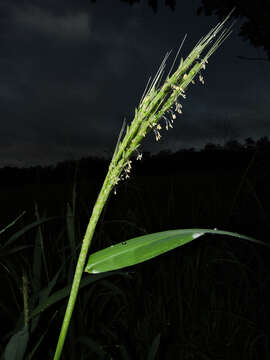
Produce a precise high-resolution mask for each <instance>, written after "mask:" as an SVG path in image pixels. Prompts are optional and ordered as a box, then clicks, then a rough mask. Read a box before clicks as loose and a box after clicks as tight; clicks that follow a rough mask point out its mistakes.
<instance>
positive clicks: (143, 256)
mask: <svg viewBox="0 0 270 360" xmlns="http://www.w3.org/2000/svg"><path fill="white" fill-rule="evenodd" d="M204 234H219V235H229V236H233V237H237V238H240V239H244V240H248V241H251V242H255V243H259V244H261V245H266V246H270V245H268V244H266V243H263V242H261V241H259V240H256V239H253V238H251V237H248V236H244V235H240V234H237V233H233V232H229V231H222V230H210V229H182V230H168V231H162V232H158V233H154V234H149V235H143V236H139V237H136V238H133V239H130V240H128V241H125V242H121V243H118V244H116V245H112V246H110V247H108V248H105V249H103V250H100V251H97V252H95V253H94V254H92V255H90V257H89V259H88V264H87V266H86V268H85V271H86V272H88V273H100V272H105V271H111V270H116V269H122V268H124V267H127V266H131V265H135V264H138V263H141V262H143V261H146V260H149V259H152V258H154V257H156V256H158V255H161V254H163V253H165V252H167V251H169V250H172V249H175V248H177V247H178V246H182V245H184V244H186V243H188V242H190V241H192V240H194V239H197V238H198V237H200V236H202V235H204Z"/></svg>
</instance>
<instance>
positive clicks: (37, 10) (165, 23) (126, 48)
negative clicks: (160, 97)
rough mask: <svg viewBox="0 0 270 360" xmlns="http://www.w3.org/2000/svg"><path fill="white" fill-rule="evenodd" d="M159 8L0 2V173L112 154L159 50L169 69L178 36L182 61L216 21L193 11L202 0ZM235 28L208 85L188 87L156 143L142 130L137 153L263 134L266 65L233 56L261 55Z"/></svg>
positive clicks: (101, 0) (214, 60)
mask: <svg viewBox="0 0 270 360" xmlns="http://www.w3.org/2000/svg"><path fill="white" fill-rule="evenodd" d="M80 3H82V4H85V3H87V4H88V5H87V6H86V5H80ZM163 3H164V2H163V1H162V3H161V2H160V5H159V8H158V12H157V13H156V14H155V13H154V12H153V10H152V9H151V8H150V7H149V6H148V5H147V4H146V1H143V0H141V2H140V3H139V4H135V5H133V6H130V5H128V4H126V3H123V2H120V1H117V0H110V1H109V0H106V1H105V0H98V1H97V2H96V3H95V4H92V3H90V2H87V1H86V2H81V1H76V0H73V1H71V0H69V1H68V2H65V1H60V0H59V1H57V4H55V1H41V0H40V1H11V0H6V1H3V0H2V1H1V5H0V64H1V66H0V79H1V81H0V118H1V131H0V167H2V166H5V165H11V166H18V167H22V166H31V165H38V164H40V165H48V164H55V163H57V162H58V161H63V160H65V159H79V158H81V157H86V156H91V155H98V156H105V157H108V158H109V157H110V156H111V155H112V152H113V149H114V146H115V143H116V140H117V137H118V134H119V131H120V128H121V125H122V122H123V119H124V118H126V119H127V121H128V122H130V121H131V120H132V118H133V114H134V108H135V106H137V105H138V102H139V100H140V98H141V96H142V93H143V90H144V88H145V85H146V83H147V80H148V78H149V76H151V75H154V74H155V72H156V70H157V69H158V67H159V65H160V63H161V61H162V60H163V57H164V55H165V53H166V52H167V51H168V50H171V49H172V50H173V53H172V55H171V57H170V61H169V62H168V65H167V69H168V70H169V68H170V65H171V61H172V60H173V58H174V54H175V53H176V51H177V49H178V47H179V45H180V43H181V41H182V39H183V37H184V35H185V34H187V39H186V41H185V43H184V46H183V49H182V52H181V55H182V56H186V55H187V54H188V53H189V52H190V51H191V50H192V48H193V47H194V46H195V45H196V43H197V42H198V40H199V39H200V38H201V37H202V36H204V35H206V33H207V32H208V31H209V30H210V29H211V28H212V27H213V26H215V25H216V24H217V23H218V18H217V17H216V16H211V17H209V16H208V17H206V16H204V15H201V16H197V15H196V10H197V8H198V7H199V6H200V5H201V2H200V0H193V1H192V0H191V1H185V2H184V1H183V3H182V4H181V6H180V5H179V4H177V6H176V9H175V11H174V12H173V11H171V10H170V9H169V8H168V7H166V6H165V5H164V4H163ZM229 10H230V9H228V12H229ZM240 24H241V21H239V20H238V22H237V23H236V24H235V26H234V31H233V33H232V34H231V35H230V37H229V38H228V39H227V40H226V41H225V42H224V43H223V45H222V46H221V47H220V48H219V49H218V50H217V51H216V52H215V54H214V55H213V56H212V57H211V58H210V60H209V64H208V66H207V68H206V70H205V72H204V79H205V85H202V84H201V83H200V82H198V81H196V84H195V85H192V86H190V87H189V89H188V91H187V98H186V100H183V101H182V104H183V114H182V116H180V117H179V118H178V119H177V120H176V121H175V123H174V124H175V125H174V129H171V130H170V131H168V132H166V131H165V132H162V138H161V140H160V141H159V142H158V143H157V142H156V141H155V139H154V135H153V134H149V136H148V138H147V139H146V140H145V142H144V143H143V146H142V148H141V149H142V150H143V151H151V152H152V153H156V152H159V151H161V150H165V149H170V150H172V151H177V150H179V149H181V148H190V147H195V148H197V149H200V148H201V147H203V146H204V145H205V144H206V143H207V142H215V143H220V144H223V143H224V141H227V140H230V139H237V140H239V141H240V142H241V141H243V140H244V139H245V138H247V137H253V138H254V139H258V138H260V137H262V136H270V121H269V120H270V119H269V104H268V102H269V93H270V91H269V90H270V81H269V80H270V63H269V62H268V61H248V60H241V59H239V58H238V57H237V56H239V55H241V56H246V57H265V58H266V55H265V54H264V52H263V50H262V49H255V48H254V47H252V46H251V45H250V44H249V42H248V41H246V42H244V41H243V39H242V38H241V37H239V35H238V32H239V26H240Z"/></svg>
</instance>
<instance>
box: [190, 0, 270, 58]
mask: <svg viewBox="0 0 270 360" xmlns="http://www.w3.org/2000/svg"><path fill="white" fill-rule="evenodd" d="M201 1H202V6H200V7H199V8H198V10H197V14H198V15H200V14H201V13H204V14H205V15H207V16H209V15H212V14H215V15H217V16H218V17H219V19H220V20H221V19H224V17H225V16H226V15H227V14H228V13H229V12H230V10H232V9H233V8H234V7H235V10H234V12H233V14H232V16H233V17H235V18H241V19H244V22H243V24H242V25H241V28H240V33H239V35H240V36H241V37H242V38H243V39H244V40H249V41H250V43H251V44H252V45H253V46H255V47H263V49H264V50H265V52H266V54H267V57H268V59H267V58H246V57H244V56H239V57H240V58H244V59H249V60H270V0H256V1H254V0H222V1H221V0H201Z"/></svg>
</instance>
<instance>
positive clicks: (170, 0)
mask: <svg viewBox="0 0 270 360" xmlns="http://www.w3.org/2000/svg"><path fill="white" fill-rule="evenodd" d="M121 1H123V2H126V3H129V4H130V5H133V4H135V3H138V2H140V0H121ZM175 4H176V0H165V5H167V6H169V7H170V8H171V9H172V10H174V9H175ZM148 5H149V6H150V7H151V8H152V9H153V10H154V12H156V11H157V9H158V0H148Z"/></svg>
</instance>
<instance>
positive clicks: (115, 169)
mask: <svg viewBox="0 0 270 360" xmlns="http://www.w3.org/2000/svg"><path fill="white" fill-rule="evenodd" d="M230 15H231V13H230V14H229V15H228V16H227V17H226V18H225V20H224V21H222V22H221V23H219V24H218V25H217V26H216V27H215V28H214V29H212V30H211V31H210V32H209V33H208V34H207V35H206V36H205V37H204V38H202V39H201V40H200V41H199V42H198V44H197V45H196V46H195V48H194V49H193V50H192V52H191V53H190V54H189V55H188V57H187V58H186V59H185V60H184V61H183V59H181V62H180V65H179V66H178V68H177V70H176V71H175V73H174V74H173V75H172V76H171V77H170V76H169V75H168V76H167V78H166V80H165V82H164V84H163V85H162V86H161V87H160V88H158V87H157V84H158V83H159V82H160V80H161V78H162V75H163V72H164V68H165V63H166V60H167V57H168V55H169V54H166V56H165V58H164V60H163V62H162V64H161V66H160V68H159V70H158V72H157V74H156V76H155V77H154V79H153V81H152V83H151V84H150V85H149V87H148V84H147V87H148V88H147V87H146V89H145V91H144V95H143V98H142V100H141V102H140V104H139V106H138V108H137V109H135V116H134V119H133V121H132V122H131V124H130V126H129V125H127V126H126V127H125V123H124V124H123V127H122V129H121V131H120V135H119V137H118V141H117V144H116V147H115V151H114V154H113V157H112V160H111V163H110V165H109V169H108V173H107V175H106V178H105V180H104V183H103V185H102V188H101V190H100V193H99V195H98V198H97V200H96V203H95V205H94V208H93V211H92V215H91V217H90V220H89V223H88V226H87V229H86V232H85V235H84V238H83V242H82V247H81V251H80V255H79V258H78V262H77V266H76V270H75V275H74V279H73V283H72V288H71V292H70V296H69V300H68V304H67V308H66V312H65V316H64V320H63V324H62V328H61V331H60V335H59V339H58V343H57V347H56V351H55V355H54V360H58V359H59V358H60V356H61V353H62V349H63V346H64V342H65V338H66V334H67V330H68V327H69V323H70V319H71V316H72V312H73V309H74V305H75V301H76V298H77V294H78V290H79V286H80V281H81V277H82V273H83V271H84V267H85V262H86V256H87V254H88V250H89V247H90V245H91V241H92V238H93V235H94V231H95V228H96V224H97V222H98V219H99V217H100V215H101V212H102V210H103V207H104V205H105V203H106V201H107V199H108V196H109V194H110V193H111V191H112V190H113V189H114V190H115V191H116V186H117V184H118V182H119V181H121V180H124V179H127V178H128V177H129V173H130V171H131V162H132V161H131V160H130V158H131V155H132V154H133V153H134V152H135V151H136V152H137V153H138V156H137V160H140V159H141V157H142V154H140V153H139V152H138V150H137V149H138V148H139V146H140V144H141V142H142V140H143V138H144V137H145V136H146V134H147V133H149V132H150V131H152V130H153V132H154V135H155V137H156V140H157V141H158V140H159V139H160V137H161V135H160V130H161V129H162V127H161V125H160V123H161V120H165V123H166V126H165V127H166V130H168V128H169V127H172V123H173V120H174V119H176V115H175V112H177V113H178V114H181V113H182V111H181V108H182V105H181V104H179V103H178V102H177V101H178V98H179V97H183V98H185V97H186V95H185V90H186V88H187V87H188V85H189V84H190V83H191V82H193V78H194V77H195V76H196V75H197V74H198V73H199V74H200V77H199V80H200V81H201V82H202V83H204V81H203V78H202V75H201V70H203V69H205V67H206V63H207V62H208V58H209V57H210V56H211V55H212V54H213V52H214V51H215V50H216V49H217V48H218V47H219V46H220V45H221V43H222V42H223V41H224V40H225V38H226V37H227V36H228V35H229V34H230V29H231V26H230V27H229V28H225V29H224V30H223V31H222V32H221V34H219V37H218V38H217V39H216V41H215V42H214V43H213V45H212V46H211V48H210V50H209V51H208V52H207V54H206V55H204V58H203V59H201V54H202V52H203V50H204V49H205V48H206V47H207V46H208V45H209V44H210V43H212V42H213V39H214V38H215V37H216V35H217V34H218V33H219V32H220V31H221V29H222V28H223V25H224V23H225V22H226V21H227V20H228V18H229V17H230ZM175 60H176V59H175ZM175 60H174V62H175ZM173 106H175V109H174V110H173ZM178 114H177V115H178ZM165 115H166V116H167V117H168V116H171V119H168V118H167V117H166V116H165ZM124 130H125V136H124V138H123V140H121V138H122V135H123V132H124Z"/></svg>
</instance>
